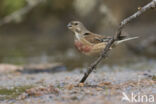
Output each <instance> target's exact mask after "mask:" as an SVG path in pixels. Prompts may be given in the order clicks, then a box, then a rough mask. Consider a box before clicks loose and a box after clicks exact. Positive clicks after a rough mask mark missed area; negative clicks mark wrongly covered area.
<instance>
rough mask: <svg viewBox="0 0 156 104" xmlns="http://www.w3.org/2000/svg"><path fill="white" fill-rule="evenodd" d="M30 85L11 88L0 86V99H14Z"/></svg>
mask: <svg viewBox="0 0 156 104" xmlns="http://www.w3.org/2000/svg"><path fill="white" fill-rule="evenodd" d="M29 88H32V86H20V87H15V88H13V89H6V88H0V100H4V99H15V98H16V97H18V96H19V95H20V94H22V93H23V92H25V91H26V90H27V89H29Z"/></svg>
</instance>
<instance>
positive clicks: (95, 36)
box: [84, 33, 111, 44]
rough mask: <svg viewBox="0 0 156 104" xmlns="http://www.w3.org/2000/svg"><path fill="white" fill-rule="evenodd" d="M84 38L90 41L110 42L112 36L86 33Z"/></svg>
mask: <svg viewBox="0 0 156 104" xmlns="http://www.w3.org/2000/svg"><path fill="white" fill-rule="evenodd" d="M84 38H85V39H86V40H87V41H89V42H90V43H94V44H96V43H101V42H108V41H109V40H110V39H111V37H107V36H102V35H98V34H94V33H85V34H84Z"/></svg>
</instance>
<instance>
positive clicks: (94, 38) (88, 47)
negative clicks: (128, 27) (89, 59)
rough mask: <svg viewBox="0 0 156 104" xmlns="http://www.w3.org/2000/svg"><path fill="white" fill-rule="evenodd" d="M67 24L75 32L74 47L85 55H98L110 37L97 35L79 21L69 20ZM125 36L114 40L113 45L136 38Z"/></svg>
mask: <svg viewBox="0 0 156 104" xmlns="http://www.w3.org/2000/svg"><path fill="white" fill-rule="evenodd" d="M67 26H68V28H69V29H70V30H71V31H73V32H74V34H75V39H74V42H75V46H76V48H77V49H78V50H79V51H80V52H81V53H83V54H85V55H98V54H99V53H100V52H101V51H102V50H103V49H104V48H105V47H106V45H107V43H108V41H109V40H110V39H111V37H110V36H104V35H98V34H95V33H92V32H90V31H89V30H88V29H86V27H85V26H84V25H83V24H82V23H81V22H79V21H71V22H70V23H69V24H68V25H67ZM126 37H127V36H124V35H122V36H121V37H120V40H118V41H116V42H115V43H114V45H118V44H119V43H121V42H124V41H127V40H131V39H135V38H137V37H133V38H126ZM111 48H112V47H111Z"/></svg>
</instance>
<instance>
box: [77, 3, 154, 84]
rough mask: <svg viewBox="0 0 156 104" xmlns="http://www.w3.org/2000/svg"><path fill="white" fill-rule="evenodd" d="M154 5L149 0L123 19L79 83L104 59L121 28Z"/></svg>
mask: <svg viewBox="0 0 156 104" xmlns="http://www.w3.org/2000/svg"><path fill="white" fill-rule="evenodd" d="M155 7H156V0H153V1H151V2H150V3H148V4H147V5H145V6H144V7H142V8H140V9H139V10H138V11H137V12H136V13H134V14H133V15H132V16H129V17H128V18H126V19H124V20H123V21H122V22H121V24H120V26H119V29H118V31H117V33H116V34H115V35H114V36H113V37H112V38H111V40H110V41H109V42H108V44H107V45H106V47H105V49H104V50H103V52H102V53H101V55H100V56H99V57H98V59H97V60H95V61H94V62H93V63H92V64H91V65H90V67H89V68H88V70H87V72H86V73H84V76H83V78H82V79H81V81H80V83H84V82H85V81H86V79H87V78H88V76H89V75H90V73H91V72H92V71H93V70H94V69H95V68H96V67H97V65H98V64H99V63H100V62H101V60H102V59H105V58H106V57H107V53H108V51H109V50H110V47H111V46H112V45H113V43H114V42H115V41H116V40H118V39H119V37H120V35H121V31H122V29H123V27H124V26H125V25H126V24H128V23H129V22H130V21H131V20H133V19H135V18H137V17H138V16H140V15H141V14H143V13H144V12H145V11H147V10H149V9H153V8H155Z"/></svg>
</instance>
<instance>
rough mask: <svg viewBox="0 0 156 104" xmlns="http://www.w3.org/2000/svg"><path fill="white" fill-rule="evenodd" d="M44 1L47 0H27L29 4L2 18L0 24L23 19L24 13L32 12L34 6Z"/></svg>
mask: <svg viewBox="0 0 156 104" xmlns="http://www.w3.org/2000/svg"><path fill="white" fill-rule="evenodd" d="M43 1H45V0H26V2H27V5H26V6H25V7H23V8H21V9H19V10H17V11H15V12H13V13H11V14H10V15H8V16H6V17H4V18H3V19H2V20H0V26H2V25H4V24H7V23H10V22H12V21H21V19H22V16H23V15H25V14H27V13H28V12H30V11H31V10H32V9H33V8H34V7H36V6H37V5H38V4H39V3H41V2H43Z"/></svg>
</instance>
